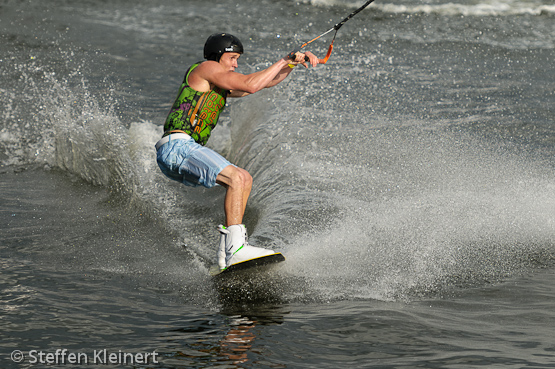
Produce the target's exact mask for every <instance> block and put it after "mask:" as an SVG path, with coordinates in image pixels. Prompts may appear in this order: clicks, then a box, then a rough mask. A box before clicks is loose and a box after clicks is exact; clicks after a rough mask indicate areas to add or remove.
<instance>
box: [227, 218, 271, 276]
mask: <svg viewBox="0 0 555 369" xmlns="http://www.w3.org/2000/svg"><path fill="white" fill-rule="evenodd" d="M219 230H220V233H221V234H222V235H224V236H225V267H224V268H229V267H230V266H231V265H233V264H237V263H240V262H242V261H245V260H250V259H255V258H259V257H262V256H267V255H272V254H274V252H273V251H272V250H268V249H263V248H261V247H254V246H251V245H249V243H248V236H247V229H246V228H245V226H244V225H243V224H235V225H232V226H229V227H227V228H225V227H221V228H219ZM220 250H221V239H220V249H218V266H220V269H224V268H222V267H221V265H222V264H223V263H221V256H220V255H221V254H220Z"/></svg>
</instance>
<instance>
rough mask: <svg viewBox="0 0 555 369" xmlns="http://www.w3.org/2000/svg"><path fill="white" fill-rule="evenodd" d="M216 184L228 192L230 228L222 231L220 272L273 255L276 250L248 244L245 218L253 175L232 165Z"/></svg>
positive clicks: (226, 213) (228, 225)
mask: <svg viewBox="0 0 555 369" xmlns="http://www.w3.org/2000/svg"><path fill="white" fill-rule="evenodd" d="M216 182H218V183H219V184H220V185H222V186H224V187H225V188H226V190H227V192H226V195H225V201H224V208H225V223H226V227H220V228H219V231H220V233H221V237H220V246H219V248H218V252H217V259H218V265H219V267H220V269H224V268H226V267H229V266H230V265H232V264H236V263H240V262H242V261H245V260H249V259H254V258H257V257H261V256H266V255H271V254H273V253H274V252H273V251H272V250H266V249H263V248H260V247H254V246H251V245H249V244H248V242H247V237H248V236H247V229H246V228H245V226H244V224H243V215H244V214H245V208H246V206H247V200H248V199H249V195H250V193H251V188H252V177H251V175H250V174H249V173H248V172H247V171H246V170H244V169H241V168H238V167H235V166H233V165H228V166H227V167H225V168H224V169H223V170H222V171H221V172H220V174H218V177H216Z"/></svg>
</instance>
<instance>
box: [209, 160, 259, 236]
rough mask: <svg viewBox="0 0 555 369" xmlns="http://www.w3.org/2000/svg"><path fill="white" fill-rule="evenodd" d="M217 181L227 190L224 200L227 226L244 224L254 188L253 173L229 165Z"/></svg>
mask: <svg viewBox="0 0 555 369" xmlns="http://www.w3.org/2000/svg"><path fill="white" fill-rule="evenodd" d="M216 182H217V183H218V184H220V185H222V186H223V187H225V188H226V191H227V192H226V194H225V201H224V211H225V225H226V227H229V226H231V225H234V224H242V223H243V215H244V214H245V208H246V207H247V201H248V199H249V195H250V193H251V188H252V177H251V175H250V174H249V172H247V171H246V170H244V169H242V168H239V167H236V166H233V165H228V166H227V167H225V168H224V169H223V170H222V171H221V172H220V174H218V177H216Z"/></svg>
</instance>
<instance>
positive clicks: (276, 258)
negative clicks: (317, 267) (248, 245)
mask: <svg viewBox="0 0 555 369" xmlns="http://www.w3.org/2000/svg"><path fill="white" fill-rule="evenodd" d="M282 261H285V256H283V255H282V254H281V252H276V253H275V254H271V255H266V256H261V257H259V258H254V259H249V260H245V261H242V262H240V263H237V264H233V265H231V266H230V267H228V268H226V269H224V270H220V269H219V268H218V267H217V266H215V267H212V268H211V269H210V274H211V275H212V276H217V275H224V274H225V275H227V274H232V273H233V272H236V271H239V270H245V269H250V268H254V267H259V266H263V265H268V264H275V263H280V262H282Z"/></svg>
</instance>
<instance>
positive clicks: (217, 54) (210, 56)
mask: <svg viewBox="0 0 555 369" xmlns="http://www.w3.org/2000/svg"><path fill="white" fill-rule="evenodd" d="M229 52H233V53H239V54H242V53H243V44H242V43H241V41H239V39H238V38H237V37H235V36H233V35H230V34H229V33H214V34H213V35H211V36H210V37H208V39H207V40H206V43H205V44H204V58H205V59H206V60H214V61H217V62H219V61H220V58H221V57H222V55H223V53H229Z"/></svg>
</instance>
